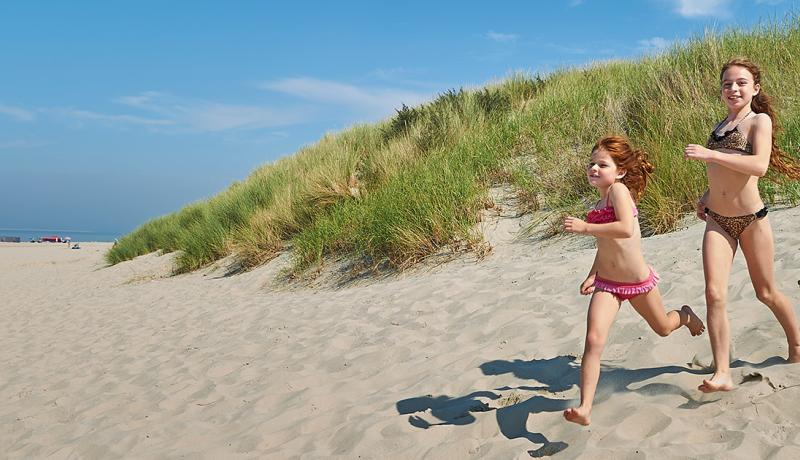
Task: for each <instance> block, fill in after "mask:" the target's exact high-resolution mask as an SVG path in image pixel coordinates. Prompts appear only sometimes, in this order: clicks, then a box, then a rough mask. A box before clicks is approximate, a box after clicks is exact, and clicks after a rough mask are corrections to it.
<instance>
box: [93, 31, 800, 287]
mask: <svg viewBox="0 0 800 460" xmlns="http://www.w3.org/2000/svg"><path fill="white" fill-rule="evenodd" d="M735 56H747V57H749V58H751V59H752V60H753V61H755V62H756V63H757V64H758V65H760V66H761V68H762V70H763V71H764V74H765V78H764V81H763V85H762V86H763V88H764V91H766V92H767V93H768V94H769V95H771V96H772V97H773V100H774V101H775V103H776V108H777V111H778V114H779V120H780V125H781V127H782V129H781V130H779V131H778V140H779V145H781V147H782V148H784V149H785V150H786V151H787V152H789V153H790V154H791V155H792V156H794V157H795V158H797V152H798V149H799V148H800V108H798V104H796V102H797V101H798V98H799V97H800V59H798V56H800V20H798V18H797V17H791V18H787V19H785V20H783V21H777V22H770V23H764V24H762V25H759V26H757V27H755V28H753V29H751V30H740V29H730V30H726V31H722V32H707V33H705V34H704V35H702V36H698V37H695V38H693V39H691V40H689V41H687V42H685V43H679V44H675V45H673V47H672V48H670V49H668V50H665V51H664V52H663V53H661V54H658V55H653V56H646V57H643V58H640V59H636V60H629V61H610V62H599V63H595V64H592V65H590V66H587V67H582V68H574V69H562V70H558V71H555V72H553V73H551V74H549V75H546V76H540V75H533V76H532V75H522V74H514V75H512V76H510V77H509V78H507V79H505V80H503V81H500V82H495V83H492V84H490V85H487V86H486V87H484V88H480V89H473V90H464V89H459V90H450V91H446V92H445V93H443V94H441V95H439V96H438V97H437V98H435V99H434V100H432V101H430V102H428V103H425V104H422V105H420V106H416V107H407V106H405V105H403V106H401V107H400V108H399V109H398V110H397V112H396V114H395V115H394V116H393V117H391V118H389V119H387V120H383V121H381V122H378V123H375V124H365V125H358V126H354V127H352V128H350V129H347V130H345V131H343V132H340V133H333V134H327V135H325V136H324V137H323V138H322V139H320V140H319V141H318V142H317V143H315V144H313V145H311V146H308V147H305V148H303V149H301V150H300V151H298V152H297V153H295V154H294V155H291V156H288V157H285V158H282V159H280V160H278V161H276V162H274V163H270V164H266V165H264V166H262V167H260V168H258V169H257V170H255V171H254V172H253V173H252V174H251V175H250V176H249V177H248V178H246V179H245V180H243V181H241V182H237V183H235V184H233V185H231V186H230V187H229V188H228V189H227V190H225V191H223V192H221V193H220V194H218V195H217V196H214V197H212V198H210V199H208V200H205V201H201V202H197V203H193V204H190V205H188V206H186V207H185V208H183V209H181V210H180V211H177V212H175V213H173V214H169V215H167V216H163V217H159V218H156V219H153V220H152V221H149V222H147V223H145V224H143V225H142V226H141V227H139V228H137V229H136V230H134V231H133V232H132V233H130V234H128V235H126V236H125V237H123V238H122V239H120V241H119V242H118V243H117V244H116V245H115V246H114V247H113V248H112V249H111V250H110V251H109V252H108V253H107V255H106V260H107V262H109V263H111V264H114V263H118V262H121V261H124V260H128V259H131V258H133V257H136V256H138V255H141V254H146V253H149V252H153V251H159V250H160V251H163V252H173V251H179V255H178V257H177V261H178V269H177V271H179V272H184V271H191V270H195V269H197V268H200V267H203V266H205V265H207V264H209V263H211V262H213V261H215V260H218V259H220V258H222V257H226V256H229V255H233V256H234V257H236V259H238V261H239V262H240V263H241V265H242V266H244V267H246V268H247V267H254V266H257V265H260V264H263V263H265V262H267V261H269V260H270V259H272V258H273V257H275V256H276V255H278V254H279V253H281V252H282V251H284V250H286V249H287V248H291V249H292V257H293V260H294V263H293V266H292V268H291V270H290V272H291V274H293V275H299V274H301V273H304V272H306V271H307V270H309V269H310V268H311V267H315V266H320V265H321V264H323V263H324V261H325V260H327V259H329V258H340V257H345V258H351V259H353V260H356V261H358V262H359V263H361V264H362V265H364V266H367V267H368V266H373V267H374V266H380V265H386V264H388V265H389V266H392V267H397V268H403V267H407V266H410V265H413V264H414V263H416V262H418V261H419V260H421V259H423V258H425V257H427V256H429V255H431V254H434V253H436V252H438V251H440V250H442V249H443V248H450V249H459V250H460V249H465V250H470V249H475V248H477V247H479V246H480V244H481V242H482V240H481V235H480V233H479V232H476V230H475V229H476V224H477V223H478V222H479V220H480V218H481V217H480V216H481V211H482V210H483V209H485V208H486V207H487V206H491V202H490V201H491V200H490V199H489V195H488V191H489V188H490V187H491V186H492V185H493V184H495V183H497V182H505V183H508V184H511V185H512V186H513V187H514V188H515V190H516V192H517V194H518V198H519V202H520V203H521V206H522V209H524V210H526V211H529V212H535V213H539V214H540V215H541V216H560V215H563V214H565V213H569V212H576V211H577V210H580V209H583V208H585V206H586V205H587V204H588V203H590V202H593V201H594V200H596V197H595V196H594V195H595V192H594V191H593V190H592V189H591V188H590V187H589V185H588V184H587V182H586V180H585V176H584V165H585V163H586V161H587V158H588V156H589V153H590V152H589V149H590V148H591V146H592V145H593V144H594V143H595V142H596V140H597V139H598V138H599V137H601V136H603V135H605V134H623V135H626V136H628V137H629V138H630V139H631V140H632V141H633V142H634V144H635V146H637V147H639V148H641V149H643V150H644V151H645V152H647V154H648V157H649V159H650V161H651V162H652V163H653V164H654V166H655V173H654V175H653V177H652V179H651V181H650V182H649V185H648V188H647V191H646V193H645V195H644V196H643V197H642V200H641V202H640V206H639V207H640V210H641V217H640V219H641V222H642V227H643V229H644V231H645V232H646V233H647V234H657V233H664V232H669V231H673V230H675V229H677V228H678V227H679V226H680V225H681V222H682V219H683V217H684V216H685V215H686V214H687V213H690V212H693V210H694V204H695V202H696V200H697V198H698V197H699V196H700V195H701V194H702V193H703V191H704V190H705V188H706V179H705V171H704V168H703V166H702V164H700V163H699V162H691V161H686V160H684V159H683V148H684V146H685V145H686V144H688V143H698V144H703V143H704V142H705V139H706V137H707V136H708V132H709V131H710V129H711V127H712V126H713V125H714V124H715V123H716V122H717V121H719V120H721V119H722V118H724V117H725V115H726V113H725V108H724V106H723V105H722V104H721V103H720V101H719V70H720V68H721V66H722V64H723V63H724V62H725V61H727V60H728V59H730V58H731V57H735ZM767 179H772V180H762V181H760V187H761V191H762V193H763V195H764V198H765V199H766V200H767V201H769V202H772V203H776V202H788V203H790V204H797V203H798V202H800V184H799V183H798V182H794V181H786V180H782V179H781V178H780V177H776V176H774V175H773V174H772V173H769V174H768V177H767ZM534 221H536V222H541V221H542V219H534ZM541 231H543V232H549V233H551V234H554V233H557V231H558V230H557V227H556V226H552V225H551V226H550V227H548V226H544V227H543V229H542V230H541Z"/></svg>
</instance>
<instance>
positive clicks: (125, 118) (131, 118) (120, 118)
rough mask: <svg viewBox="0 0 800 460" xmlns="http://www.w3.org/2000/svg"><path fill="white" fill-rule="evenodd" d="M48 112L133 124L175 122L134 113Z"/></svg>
mask: <svg viewBox="0 0 800 460" xmlns="http://www.w3.org/2000/svg"><path fill="white" fill-rule="evenodd" d="M46 111H48V112H52V113H56V114H59V115H64V116H67V117H69V118H76V119H82V120H95V121H102V122H108V123H125V124H133V125H150V126H168V125H173V124H175V123H174V122H173V121H172V120H165V119H158V118H146V117H139V116H136V115H124V114H123V115H114V114H107V113H99V112H93V111H90V110H80V109H46Z"/></svg>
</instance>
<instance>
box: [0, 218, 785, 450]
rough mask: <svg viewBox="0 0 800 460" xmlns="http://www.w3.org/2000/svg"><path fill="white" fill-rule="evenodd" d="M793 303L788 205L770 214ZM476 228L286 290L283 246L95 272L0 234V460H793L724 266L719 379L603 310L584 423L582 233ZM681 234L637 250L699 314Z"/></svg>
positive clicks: (675, 338) (679, 343) (767, 327)
mask: <svg viewBox="0 0 800 460" xmlns="http://www.w3.org/2000/svg"><path fill="white" fill-rule="evenodd" d="M770 218H771V221H772V224H773V227H774V230H775V239H776V256H775V260H776V270H777V273H776V276H777V280H778V284H779V286H780V287H781V289H782V290H783V291H784V292H785V293H786V294H787V295H789V297H790V298H791V299H792V302H793V304H794V306H795V308H798V307H800V289H798V275H799V273H798V266H800V233H798V232H797V231H796V223H797V222H798V221H799V220H798V219H800V208H791V209H784V210H776V211H773V212H772V213H770ZM518 223H519V221H518V220H517V219H513V218H505V217H502V216H500V217H497V218H495V219H489V220H487V223H486V225H485V228H484V230H485V231H486V232H487V236H488V238H489V240H490V241H491V242H492V243H493V245H494V251H493V252H492V253H491V254H490V255H489V256H488V257H486V258H485V259H483V260H480V261H476V260H474V259H473V258H470V257H462V258H459V259H457V260H455V261H451V262H448V263H445V264H439V265H435V266H427V267H423V268H418V269H415V270H412V271H409V272H406V273H403V274H400V275H395V276H389V277H383V278H380V279H375V278H362V279H359V280H357V281H355V282H350V283H344V284H339V285H336V284H330V283H328V284H325V283H320V284H318V285H316V286H313V287H302V286H296V285H293V286H286V285H285V284H281V283H277V282H275V277H276V274H277V273H278V271H279V270H280V268H281V267H282V266H285V264H286V256H283V257H281V258H278V259H276V260H275V261H273V262H272V263H270V264H268V265H266V266H263V267H260V268H258V269H256V270H253V271H250V272H246V273H240V274H235V275H232V276H226V267H225V266H223V265H224V264H217V265H215V266H212V267H208V268H207V269H203V270H200V271H197V272H194V273H190V274H185V275H179V276H169V272H170V269H171V266H172V263H173V262H172V257H173V256H172V255H164V256H159V255H155V254H151V255H146V256H142V257H139V258H137V259H135V260H133V261H129V262H126V263H122V264H119V265H116V266H113V267H107V266H106V265H105V264H104V262H103V258H102V256H103V252H104V251H105V250H107V249H108V247H109V246H108V244H103V243H82V244H81V246H82V249H80V250H70V249H67V246H66V245H59V244H29V243H19V244H14V243H3V244H0V298H1V299H2V300H0V318H2V322H1V323H0V372H2V374H0V375H1V377H0V425H2V428H0V457H1V458H21V459H22V458H24V459H30V458H65V459H66V458H70V459H73V458H209V459H212V458H213V459H217V458H225V459H236V458H248V459H250V458H347V459H353V458H375V459H378V458H380V459H383V458H404V459H405V458H433V459H448V458H457V459H463V458H499V459H509V458H531V457H532V456H533V457H546V456H554V457H556V458H685V457H695V458H786V459H789V458H800V411H799V410H798V409H799V408H800V405H798V403H797V401H798V400H800V365H787V364H783V359H782V358H783V357H784V356H785V355H786V350H787V345H786V340H785V338H784V337H783V333H782V331H781V329H780V327H779V325H778V324H777V322H776V321H775V320H774V319H773V317H772V315H771V313H770V311H769V310H768V309H767V308H766V307H764V306H763V305H761V304H760V303H758V301H757V300H756V299H755V295H754V293H753V289H752V286H751V285H750V282H749V278H748V275H747V270H746V267H745V265H744V261H743V258H742V256H741V254H738V255H737V257H736V260H735V263H734V269H733V273H732V276H731V288H730V295H729V304H730V306H729V312H730V319H731V330H732V336H733V346H734V352H733V358H734V360H735V361H734V377H735V379H736V384H737V388H736V390H735V391H733V392H730V393H724V394H712V395H704V394H702V393H700V392H699V391H698V390H697V389H696V387H697V385H698V384H699V383H700V381H701V379H702V378H704V377H706V376H707V375H708V374H707V372H708V371H707V369H705V368H704V366H707V365H709V364H710V361H711V358H710V348H709V343H708V338H707V335H705V334H704V335H703V336H701V337H699V338H693V337H691V336H690V335H689V333H688V331H687V330H685V329H683V330H679V331H676V333H674V334H673V335H671V336H669V337H667V338H661V337H658V336H657V335H656V334H655V333H653V332H652V331H651V330H649V329H648V327H647V325H646V324H645V323H644V321H643V320H641V319H640V318H639V317H638V316H637V315H636V314H635V313H634V312H633V311H632V309H631V308H630V306H629V305H627V304H625V305H623V308H622V309H621V311H620V313H619V315H618V317H617V321H616V323H615V324H614V326H613V329H612V332H611V336H610V338H609V344H608V346H607V349H606V351H605V353H604V356H603V370H602V374H601V377H600V386H599V390H598V395H597V398H596V401H595V407H594V412H593V414H592V422H593V423H592V425H591V426H589V427H581V426H577V425H574V424H570V423H566V422H564V421H563V419H562V416H561V411H562V410H563V409H564V408H566V407H568V406H569V405H571V404H574V403H575V399H576V398H577V397H578V388H577V383H578V380H579V367H580V360H579V359H580V354H581V352H582V348H583V336H584V331H585V321H586V315H585V312H586V306H587V298H585V297H582V296H580V295H578V285H579V283H580V282H581V281H582V280H583V277H584V276H585V273H586V270H588V267H589V265H590V264H591V260H592V257H593V255H594V251H593V249H591V247H590V245H589V240H587V239H561V240H555V241H550V242H547V243H541V242H533V241H531V240H525V239H522V240H512V237H513V236H514V235H515V233H516V230H517V229H518ZM702 230H703V227H702V224H697V223H695V224H693V225H692V226H690V227H688V228H686V229H684V230H681V231H679V232H676V233H672V234H668V235H661V236H657V237H653V238H647V239H645V240H644V249H645V253H646V257H647V259H648V262H650V263H651V264H653V265H654V266H655V267H656V269H657V270H658V271H659V272H660V273H661V275H662V278H663V281H662V283H661V285H660V287H661V291H662V293H663V294H664V297H665V300H666V303H667V304H668V305H669V306H670V307H672V308H675V307H679V306H680V305H681V304H682V303H689V304H691V305H693V306H694V308H695V311H697V313H698V314H699V315H700V316H701V317H705V305H704V300H703V275H702V266H701V260H700V250H699V245H700V239H701V234H702Z"/></svg>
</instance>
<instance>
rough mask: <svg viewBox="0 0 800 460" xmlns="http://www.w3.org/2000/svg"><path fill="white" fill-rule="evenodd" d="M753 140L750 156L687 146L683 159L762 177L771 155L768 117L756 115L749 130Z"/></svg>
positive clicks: (769, 120)
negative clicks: (714, 164) (713, 164)
mask: <svg viewBox="0 0 800 460" xmlns="http://www.w3.org/2000/svg"><path fill="white" fill-rule="evenodd" d="M750 138H751V139H753V142H752V145H753V154H752V155H730V154H728V153H723V152H717V151H716V150H711V149H707V148H705V147H703V146H701V145H697V144H689V145H687V146H686V148H685V149H684V151H683V154H684V157H685V158H689V159H692V160H699V161H703V162H706V163H716V164H718V165H720V166H724V167H726V168H728V169H732V170H734V171H736V172H740V173H742V174H747V175H749V176H757V177H762V176H763V175H764V174H766V173H767V168H769V156H770V154H771V153H772V120H771V119H770V118H769V115H766V114H761V113H760V114H758V115H756V117H755V120H753V127H752V128H750Z"/></svg>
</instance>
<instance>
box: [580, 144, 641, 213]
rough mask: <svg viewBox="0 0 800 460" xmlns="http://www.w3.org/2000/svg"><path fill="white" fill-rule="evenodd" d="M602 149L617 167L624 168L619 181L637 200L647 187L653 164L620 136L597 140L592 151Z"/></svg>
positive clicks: (637, 200)
mask: <svg viewBox="0 0 800 460" xmlns="http://www.w3.org/2000/svg"><path fill="white" fill-rule="evenodd" d="M597 149H603V150H605V151H606V152H608V154H609V156H611V159H612V160H614V164H616V165H617V168H619V169H623V170H625V176H624V177H623V178H622V179H620V182H622V183H623V184H625V186H626V187H628V190H630V191H631V197H633V201H635V202H637V203H638V202H639V199H640V198H641V197H642V195H643V194H644V189H645V188H647V179H648V177H649V176H650V174H652V173H653V165H652V164H650V162H649V161H648V160H647V154H646V153H644V151H642V150H637V149H634V148H633V146H631V143H630V141H628V139H626V138H625V137H622V136H614V135H612V136H605V137H603V138H601V139H600V140H599V141H597V143H596V144H594V147H593V148H592V152H594V151H595V150H597Z"/></svg>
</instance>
